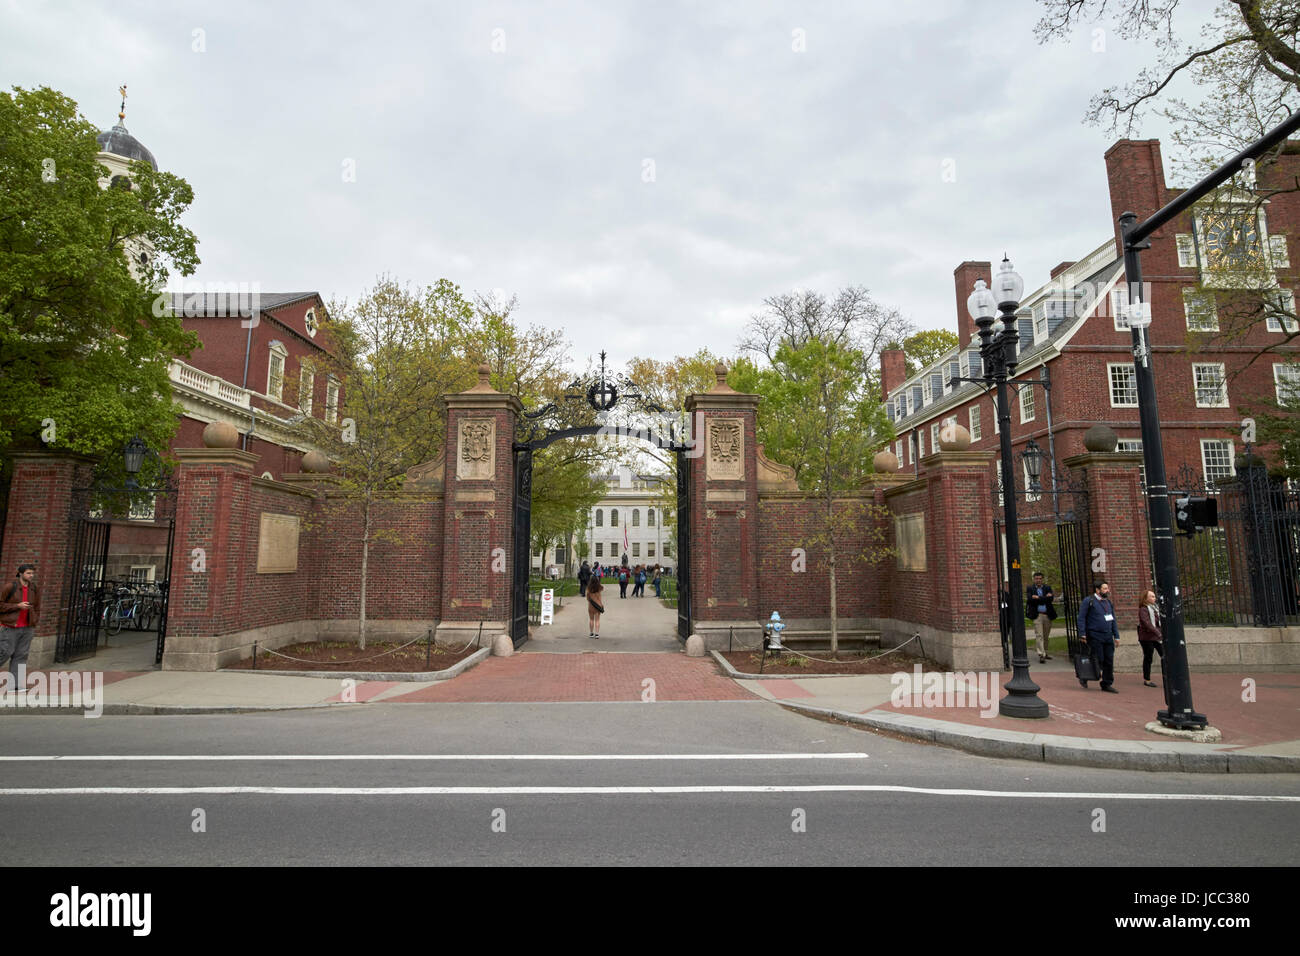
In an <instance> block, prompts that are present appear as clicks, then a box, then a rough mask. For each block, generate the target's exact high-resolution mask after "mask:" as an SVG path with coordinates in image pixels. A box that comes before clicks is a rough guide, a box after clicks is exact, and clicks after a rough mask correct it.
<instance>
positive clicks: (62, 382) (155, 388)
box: [0, 87, 199, 468]
mask: <svg viewBox="0 0 1300 956" xmlns="http://www.w3.org/2000/svg"><path fill="white" fill-rule="evenodd" d="M96 135H97V130H96V128H95V127H94V126H93V125H92V124H91V123H89V122H88V121H87V120H85V118H83V117H82V116H80V115H79V114H78V113H77V105H76V103H74V102H73V101H72V100H70V99H68V98H67V97H66V96H64V95H63V94H61V93H58V92H56V91H55V90H51V89H48V88H45V87H41V88H39V89H35V90H24V89H21V88H17V87H15V88H14V90H13V91H12V92H0V448H5V447H35V446H38V445H39V444H40V443H41V442H44V443H45V444H46V445H47V446H51V447H58V448H64V449H68V450H72V451H77V452H81V453H84V454H90V455H103V456H105V462H106V464H107V465H108V466H109V467H110V468H112V467H113V463H114V462H116V461H118V460H120V458H121V456H120V455H119V454H117V452H118V450H119V449H120V448H121V446H122V445H123V444H124V443H125V442H126V441H127V440H128V439H129V438H131V437H132V436H133V435H136V434H139V435H140V436H141V437H143V438H144V439H145V441H146V442H147V443H148V444H149V445H150V446H151V447H153V448H165V447H166V446H167V445H168V443H169V441H170V439H171V437H172V436H173V435H174V434H175V432H176V427H177V418H176V407H175V405H174V403H173V400H172V390H171V382H170V379H169V375H168V369H169V366H170V364H171V361H172V360H173V359H174V358H177V357H186V356H188V355H189V352H190V350H191V349H192V348H193V347H194V345H195V344H196V340H195V337H194V336H193V335H191V334H189V333H187V332H185V331H184V329H183V328H182V325H181V319H180V318H178V317H176V316H174V315H169V314H167V310H165V309H155V308H154V303H155V299H156V294H155V292H154V290H155V289H157V288H161V287H162V285H163V284H164V283H165V281H166V280H167V278H168V276H169V275H170V274H171V272H173V271H175V272H178V273H179V274H180V275H190V274H192V273H193V271H194V269H195V267H196V266H197V265H198V262H199V259H198V254H197V252H196V246H197V240H196V239H195V236H194V234H193V233H192V232H191V231H190V230H189V229H187V228H186V227H185V226H183V225H182V224H181V216H182V215H183V214H184V212H185V211H186V209H188V207H189V205H190V203H191V202H192V201H193V192H192V190H191V189H190V187H189V185H188V184H187V183H186V182H185V181H184V180H183V179H181V178H180V177H178V176H175V175H173V174H171V173H168V172H165V171H155V170H154V169H153V168H152V167H151V166H150V165H149V164H148V163H144V162H138V161H137V162H133V163H132V164H131V166H130V177H129V178H130V180H131V183H130V184H129V186H128V188H109V189H105V188H102V187H101V185H100V180H101V178H105V177H106V176H107V174H108V169H107V168H106V167H104V166H103V165H101V164H100V163H99V162H98V160H97V158H96V156H97V154H98V152H99V146H98V144H97V143H96V140H95V137H96ZM122 185H128V184H125V183H123V184H122ZM146 249H151V250H152V255H151V256H150V257H147V258H146V260H145V261H140V260H139V259H138V258H137V259H136V261H135V262H134V268H135V274H134V275H133V273H132V268H131V266H128V262H127V254H128V253H130V252H135V253H137V254H138V253H139V252H140V251H143V250H146ZM159 313H162V314H159Z"/></svg>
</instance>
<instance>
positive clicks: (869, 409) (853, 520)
mask: <svg viewBox="0 0 1300 956" xmlns="http://www.w3.org/2000/svg"><path fill="white" fill-rule="evenodd" d="M773 358H774V361H773V362H772V365H771V366H770V367H768V368H763V369H759V368H757V367H756V366H754V365H752V363H747V364H745V365H743V366H741V367H739V368H737V369H736V370H735V373H734V374H735V382H734V383H733V384H732V387H733V388H736V389H737V390H742V391H748V392H755V393H757V394H758V395H759V396H761V398H762V401H761V402H760V404H759V406H758V419H759V421H758V425H759V433H760V435H765V436H768V437H769V440H772V441H774V442H775V443H776V444H774V445H771V446H768V447H769V449H772V448H776V449H779V451H778V454H776V455H773V457H774V458H777V459H778V460H785V461H786V463H787V464H788V463H790V462H789V459H785V458H781V457H779V456H780V454H781V453H782V452H784V453H788V454H793V455H795V456H797V459H798V461H799V467H798V468H797V469H796V477H797V478H798V481H799V485H800V487H801V488H803V489H804V490H805V491H807V492H809V494H810V495H811V496H813V497H814V498H815V499H816V500H817V501H818V504H819V507H818V511H817V514H816V516H815V518H814V520H813V523H812V525H811V528H810V534H809V537H808V540H807V543H806V549H807V551H808V553H809V554H812V555H816V554H821V555H824V557H823V558H822V559H821V560H820V561H819V562H818V565H819V566H820V567H822V568H824V569H825V571H826V572H827V577H828V583H829V585H830V618H831V653H832V655H837V654H838V653H839V578H838V570H839V568H840V566H841V564H846V563H848V562H851V561H858V560H860V561H866V562H875V561H879V560H881V559H883V558H884V557H885V556H886V555H887V554H889V553H890V552H889V549H888V548H887V547H886V546H885V543H884V537H883V534H882V532H881V530H880V524H881V518H882V515H881V514H880V513H879V509H878V508H877V507H876V506H875V505H874V504H873V503H871V502H869V501H867V500H865V499H863V498H860V497H856V495H857V493H859V492H860V491H861V489H862V486H863V484H864V483H865V482H866V480H867V478H868V476H869V475H870V474H871V471H872V456H873V454H874V452H875V451H876V450H877V449H879V448H880V447H882V446H883V445H884V444H885V443H886V442H888V441H890V440H891V439H892V438H893V437H894V433H893V429H892V426H891V425H890V423H889V419H888V418H887V417H886V415H885V412H884V406H883V405H881V403H880V401H879V400H878V398H877V396H876V395H875V394H874V393H872V392H871V391H870V390H869V389H867V388H865V387H864V381H863V378H862V375H861V368H862V353H861V351H860V350H858V349H855V348H853V347H851V346H848V345H845V344H841V343H836V342H827V341H823V340H821V339H809V340H806V341H805V342H803V343H802V344H801V345H799V346H793V345H789V344H782V345H781V346H779V347H778V348H777V349H776V352H775V353H774V357H773ZM850 540H853V541H855V542H857V541H860V540H865V542H866V546H865V547H863V548H861V549H852V550H850V549H849V548H848V547H847V542H848V541H850Z"/></svg>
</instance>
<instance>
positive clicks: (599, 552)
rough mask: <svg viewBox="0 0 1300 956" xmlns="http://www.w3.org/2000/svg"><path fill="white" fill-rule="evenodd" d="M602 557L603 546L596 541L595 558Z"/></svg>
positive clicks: (603, 553) (603, 552)
mask: <svg viewBox="0 0 1300 956" xmlns="http://www.w3.org/2000/svg"><path fill="white" fill-rule="evenodd" d="M604 556H605V546H604V545H603V544H601V543H600V542H599V541H597V542H596V557H598V558H603V557H604Z"/></svg>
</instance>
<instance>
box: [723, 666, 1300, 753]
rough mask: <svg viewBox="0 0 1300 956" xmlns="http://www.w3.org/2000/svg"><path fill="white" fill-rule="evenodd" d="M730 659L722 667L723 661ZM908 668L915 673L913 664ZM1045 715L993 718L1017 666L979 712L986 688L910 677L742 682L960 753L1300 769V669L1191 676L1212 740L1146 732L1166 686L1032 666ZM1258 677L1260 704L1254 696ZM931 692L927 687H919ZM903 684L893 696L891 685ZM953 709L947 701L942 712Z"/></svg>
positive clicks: (776, 697) (996, 683)
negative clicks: (953, 689)
mask: <svg viewBox="0 0 1300 956" xmlns="http://www.w3.org/2000/svg"><path fill="white" fill-rule="evenodd" d="M724 664H725V662H724ZM900 673H906V674H908V675H909V677H912V676H913V672H912V671H911V670H910V668H909V666H908V665H907V664H905V663H901V664H900ZM1031 675H1032V677H1033V680H1034V682H1035V683H1036V684H1038V686H1039V687H1040V688H1041V689H1040V691H1039V697H1040V698H1042V699H1043V700H1044V701H1046V702H1047V705H1048V708H1049V716H1048V717H1046V718H1043V719H1041V720H1024V719H1017V718H1012V717H1002V716H997V715H995V714H992V710H993V707H992V702H993V701H995V700H997V699H998V698H1000V697H1002V696H1004V695H1005V691H1004V690H1003V689H1002V685H1004V684H1005V683H1006V682H1007V681H1008V680H1010V679H1011V673H1010V672H1009V671H1002V672H995V673H993V675H992V678H991V679H986V680H987V684H986V689H987V688H988V687H989V686H992V687H993V689H994V694H993V695H992V696H991V697H989V698H986V699H985V701H984V704H986V705H988V706H986V707H982V706H981V705H980V702H979V700H978V694H977V689H978V683H969V682H967V683H966V684H965V688H964V693H963V694H962V695H961V696H962V697H965V698H966V703H967V704H968V706H955V705H954V704H955V703H960V702H961V701H960V699H958V700H957V701H956V702H954V700H953V699H952V698H953V697H954V696H956V695H954V694H949V695H948V698H947V699H946V700H945V699H944V698H943V697H942V696H937V695H935V694H929V695H927V694H925V693H922V694H920V695H914V694H913V693H911V691H913V690H914V689H916V688H915V687H914V686H913V684H912V683H911V682H909V683H908V684H906V685H902V684H900V683H899V682H898V681H896V680H895V679H894V678H893V676H892V675H889V674H870V675H853V676H837V677H804V678H766V679H758V680H753V679H743V678H741V679H738V680H737V683H739V684H740V685H741V686H742V687H744V688H746V689H747V690H750V691H752V692H753V693H755V694H757V695H758V696H760V697H764V698H766V699H768V700H772V701H775V702H777V703H780V704H782V705H784V706H787V707H790V708H793V709H795V710H800V711H804V712H807V713H812V714H819V715H826V716H834V717H837V718H840V719H842V720H847V721H851V722H853V723H860V724H864V725H866V726H869V727H874V728H877V729H880V730H888V731H891V732H894V733H899V734H903V735H905V736H909V737H916V738H918V739H921V740H926V741H930V742H934V743H940V744H945V745H947V746H952V747H957V748H959V749H962V750H967V751H970V752H972V753H979V754H985V755H988V756H997V757H1018V758H1022V759H1028V760H1043V761H1047V762H1049V763H1070V764H1082V765H1089V766H1101V767H1119V768H1131V769H1142V770H1189V771H1198V772H1233V773H1253V772H1267V771H1283V772H1300V674H1261V675H1259V676H1258V677H1252V678H1248V677H1247V676H1246V675H1239V674H1193V675H1192V688H1193V700H1194V701H1195V704H1196V709H1197V711H1199V712H1200V713H1202V714H1205V715H1206V716H1207V717H1208V718H1209V722H1210V726H1211V727H1214V728H1216V729H1218V730H1219V731H1220V732H1221V733H1222V735H1223V736H1222V739H1221V740H1220V741H1218V742H1215V743H1197V742H1194V741H1190V740H1181V739H1174V738H1171V737H1166V736H1161V735H1159V734H1157V733H1154V732H1152V731H1151V730H1148V729H1147V727H1148V725H1149V724H1152V723H1155V721H1156V711H1157V710H1160V709H1162V708H1163V707H1164V696H1163V693H1162V692H1161V690H1160V688H1159V687H1146V686H1144V685H1143V683H1142V677H1141V675H1140V674H1119V675H1116V680H1115V687H1116V690H1118V691H1119V693H1116V694H1108V693H1103V692H1102V691H1101V690H1100V689H1099V688H1098V686H1097V685H1096V684H1090V685H1089V687H1088V688H1087V689H1086V690H1085V689H1084V688H1082V687H1080V686H1079V682H1078V681H1077V680H1076V679H1075V677H1074V673H1073V671H1072V670H1070V669H1068V667H1061V666H1056V667H1053V666H1051V664H1049V665H1047V667H1043V668H1040V667H1033V668H1032V669H1031ZM1248 679H1249V680H1251V681H1252V682H1253V694H1254V698H1255V699H1254V700H1253V701H1249V702H1248V701H1246V700H1243V696H1246V688H1247V686H1251V685H1246V684H1245V682H1246V681H1247V680H1248ZM920 686H921V687H924V686H925V685H924V684H921V685H920ZM896 687H897V688H899V694H898V697H897V699H894V691H895V688H896ZM945 704H946V706H945Z"/></svg>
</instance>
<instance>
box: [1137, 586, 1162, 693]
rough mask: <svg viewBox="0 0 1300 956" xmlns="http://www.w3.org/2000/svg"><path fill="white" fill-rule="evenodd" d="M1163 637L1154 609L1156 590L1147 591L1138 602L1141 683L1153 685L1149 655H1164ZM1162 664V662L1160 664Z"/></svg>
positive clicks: (1158, 614)
mask: <svg viewBox="0 0 1300 956" xmlns="http://www.w3.org/2000/svg"><path fill="white" fill-rule="evenodd" d="M1163 641H1164V637H1163V635H1162V634H1161V627H1160V612H1159V611H1158V610H1156V592H1155V591H1147V592H1146V593H1145V594H1143V595H1142V601H1141V603H1139V604H1138V642H1139V643H1141V645H1142V683H1144V684H1146V686H1147V687H1155V686H1156V682H1155V681H1153V680H1152V679H1151V655H1152V654H1159V655H1160V658H1161V661H1162V662H1163V660H1164V656H1165V646H1164V643H1163ZM1162 666H1163V664H1162Z"/></svg>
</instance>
